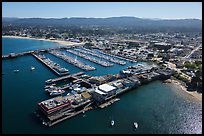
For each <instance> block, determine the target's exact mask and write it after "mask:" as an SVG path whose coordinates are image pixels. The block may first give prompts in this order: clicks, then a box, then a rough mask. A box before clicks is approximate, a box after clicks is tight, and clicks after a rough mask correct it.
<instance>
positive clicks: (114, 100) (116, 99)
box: [98, 98, 120, 109]
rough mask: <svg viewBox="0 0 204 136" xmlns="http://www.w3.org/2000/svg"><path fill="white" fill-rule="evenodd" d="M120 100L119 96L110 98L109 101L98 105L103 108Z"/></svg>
mask: <svg viewBox="0 0 204 136" xmlns="http://www.w3.org/2000/svg"><path fill="white" fill-rule="evenodd" d="M119 100H120V99H119V98H114V99H110V100H109V101H107V102H105V103H103V104H101V105H99V106H98V107H100V108H102V109H103V108H105V107H107V106H109V105H111V104H113V103H114V102H116V101H119Z"/></svg>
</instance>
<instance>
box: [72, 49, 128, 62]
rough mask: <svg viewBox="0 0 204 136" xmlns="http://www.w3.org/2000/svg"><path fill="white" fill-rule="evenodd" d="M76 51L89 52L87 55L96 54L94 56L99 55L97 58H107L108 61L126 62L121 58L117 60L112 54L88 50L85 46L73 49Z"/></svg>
mask: <svg viewBox="0 0 204 136" xmlns="http://www.w3.org/2000/svg"><path fill="white" fill-rule="evenodd" d="M74 50H76V51H79V52H81V53H85V54H89V55H92V56H96V57H99V58H103V59H105V60H108V61H110V62H113V63H116V64H119V65H125V64H126V62H125V61H122V60H119V59H117V58H115V57H113V56H111V57H110V56H108V55H102V54H98V53H96V51H93V50H89V49H86V48H78V49H74Z"/></svg>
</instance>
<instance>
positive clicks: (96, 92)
mask: <svg viewBox="0 0 204 136" xmlns="http://www.w3.org/2000/svg"><path fill="white" fill-rule="evenodd" d="M3 30H4V29H3ZM29 32H30V31H29V29H21V30H20V31H16V30H15V31H8V32H5V31H3V34H4V35H5V36H6V37H9V36H10V37H18V38H19V37H21V38H34V39H41V40H42V39H45V40H50V41H59V42H60V43H62V41H63V43H64V45H65V46H62V47H60V48H50V49H45V50H34V51H30V52H27V53H22V54H19V55H24V54H31V55H33V56H34V57H35V58H37V59H38V60H39V61H40V62H42V63H43V64H45V65H46V66H47V67H49V69H51V70H52V71H53V72H54V73H56V74H57V75H58V76H60V77H59V78H56V79H48V80H47V81H45V92H48V93H49V94H50V96H51V98H50V99H48V100H44V101H42V102H39V103H38V108H37V110H36V111H35V114H36V115H37V117H40V119H41V120H42V123H43V124H44V125H47V126H52V125H54V124H57V123H59V122H61V121H63V120H65V119H68V118H70V117H73V116H75V115H78V114H80V113H83V114H84V113H85V112H86V111H88V110H91V109H95V108H105V107H107V106H109V105H111V104H112V103H114V102H116V101H118V100H120V99H119V97H118V95H120V94H122V93H124V92H128V91H131V90H132V89H133V88H137V87H139V86H141V85H143V84H146V83H149V82H151V81H155V80H162V81H164V82H166V83H168V82H174V83H175V82H176V83H179V84H177V85H178V86H184V87H185V88H186V90H188V91H191V92H192V91H193V92H195V91H196V92H198V93H202V33H151V34H125V35H124V34H116V35H112V36H99V35H97V36H90V37H88V36H86V37H84V36H83V35H81V36H80V35H79V36H76V37H74V38H67V37H65V36H64V35H62V34H55V35H53V34H51V33H50V34H45V33H43V32H46V33H47V31H42V30H41V29H40V32H42V34H41V35H44V36H42V37H39V36H38V37H35V36H31V35H30V33H29ZM66 42H67V43H69V44H70V43H72V44H70V45H68V44H66ZM66 52H68V53H71V54H73V55H76V56H78V57H82V58H84V59H86V60H88V61H91V62H93V63H96V64H98V65H101V66H103V67H111V66H113V65H114V64H119V65H125V64H126V62H130V63H135V62H138V61H143V62H147V63H149V62H150V63H152V64H151V65H143V64H137V65H133V66H129V67H126V68H125V69H123V70H121V71H120V72H119V73H118V74H115V75H113V74H108V75H104V76H91V75H87V74H85V73H84V72H83V71H90V70H91V71H93V70H96V68H95V67H94V66H91V65H89V64H86V63H84V62H81V61H80V60H78V59H77V58H72V57H70V56H67V55H66ZM44 53H49V54H52V55H54V56H56V57H58V58H59V59H62V60H64V61H65V62H67V63H69V64H72V65H74V66H75V67H78V68H80V69H81V70H82V72H79V73H75V74H70V73H69V69H66V68H62V67H61V66H60V65H59V64H57V63H56V62H52V61H51V60H50V59H49V58H46V57H45V56H44V55H43V54H44ZM13 57H18V54H15V53H11V54H7V55H4V56H2V58H3V59H9V58H13ZM66 92H67V93H66Z"/></svg>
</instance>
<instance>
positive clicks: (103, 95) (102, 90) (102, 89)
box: [93, 84, 117, 102]
mask: <svg viewBox="0 0 204 136" xmlns="http://www.w3.org/2000/svg"><path fill="white" fill-rule="evenodd" d="M116 89H117V88H116V87H114V86H112V85H109V84H102V85H99V86H98V87H97V88H96V89H95V91H94V92H93V98H94V99H95V100H96V101H98V102H102V101H104V100H106V99H107V98H109V97H110V96H113V95H115V94H116Z"/></svg>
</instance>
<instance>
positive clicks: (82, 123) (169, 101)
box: [2, 38, 202, 134]
mask: <svg viewBox="0 0 204 136" xmlns="http://www.w3.org/2000/svg"><path fill="white" fill-rule="evenodd" d="M10 40H13V39H7V38H6V39H4V38H3V47H4V48H3V52H4V53H6V52H14V51H16V52H21V51H23V50H28V49H31V48H35V49H38V48H41V43H40V41H36V40H30V41H29V40H26V41H22V39H15V41H17V42H13V43H12V46H14V48H15V50H14V49H12V47H10V45H8V48H7V43H11V42H9V41H10ZM18 40H20V41H21V42H22V43H23V42H25V43H27V44H28V45H32V47H29V48H27V46H26V45H21V47H23V48H21V47H19V49H18V45H19V42H20V41H18ZM49 44H50V45H49ZM55 45H56V46H58V44H56V43H49V42H46V45H44V46H43V47H45V48H47V47H48V48H49V47H50V46H55ZM67 54H69V53H67ZM45 55H46V56H47V57H49V58H50V59H51V60H53V61H56V62H57V63H59V64H60V65H61V66H63V67H66V68H68V69H69V70H70V73H71V74H72V73H76V72H79V71H81V70H80V69H79V68H76V67H75V66H73V65H71V64H68V63H66V62H64V61H63V60H61V59H59V58H57V57H55V56H53V55H51V54H48V53H46V54H45ZM69 55H70V56H73V57H75V56H74V55H71V54H69ZM77 59H79V60H81V61H83V62H85V63H88V64H89V65H92V66H94V67H96V68H97V70H95V71H89V72H86V73H87V74H90V75H96V76H99V75H104V74H110V73H112V74H116V73H118V72H119V71H120V70H121V69H123V68H125V67H126V66H128V65H133V64H132V63H128V64H127V65H125V66H121V65H117V64H115V65H114V66H113V67H103V66H99V65H97V64H95V63H93V62H90V61H88V60H85V59H83V58H80V57H78V58H77ZM139 63H142V62H139ZM31 66H34V67H35V68H36V69H35V70H34V71H30V67H31ZM14 69H19V70H20V71H19V72H18V73H14V72H13V70H14ZM2 72H3V73H4V74H5V75H3V76H2V131H3V133H34V134H39V133H47V134H77V133H88V134H93V133H97V134H101V133H105V134H108V133H117V134H118V133H128V134H134V133H136V134H162V133H167V134H171V133H176V134H182V133H188V134H193V133H202V104H201V103H200V102H198V101H197V100H195V99H194V98H192V97H191V96H189V94H186V93H184V92H182V91H180V90H177V89H176V88H174V87H173V86H169V85H167V84H164V83H162V82H160V81H155V82H152V83H150V84H147V85H144V86H141V87H139V88H137V89H134V90H131V91H129V92H128V93H125V94H123V95H121V96H120V99H121V100H120V101H118V102H116V103H114V104H112V105H111V106H109V107H107V108H105V109H95V110H91V111H88V112H86V116H85V117H83V115H77V116H76V117H73V118H71V119H68V120H65V121H63V122H61V123H59V124H57V125H54V126H53V127H50V128H47V127H45V126H43V125H42V123H41V122H40V121H39V120H38V119H37V118H36V117H35V116H34V114H33V112H34V111H35V110H36V108H37V103H38V102H41V101H43V100H46V99H48V98H50V96H49V95H48V94H47V93H46V92H45V91H44V81H45V80H47V79H49V78H55V77H57V75H55V74H54V73H53V72H52V71H50V69H48V68H47V67H46V66H45V65H44V64H42V63H41V62H39V61H38V60H37V59H36V58H34V57H33V56H31V55H28V56H22V57H18V58H15V59H7V60H3V61H2ZM112 118H114V120H115V125H114V126H113V127H110V120H111V119H112ZM134 121H137V122H138V124H139V128H138V129H136V130H135V129H134V128H133V122H134Z"/></svg>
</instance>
